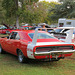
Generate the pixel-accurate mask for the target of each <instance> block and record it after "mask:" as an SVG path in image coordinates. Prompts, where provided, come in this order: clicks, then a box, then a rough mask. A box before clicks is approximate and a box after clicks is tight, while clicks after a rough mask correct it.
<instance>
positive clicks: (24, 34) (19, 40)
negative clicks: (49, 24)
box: [0, 29, 75, 63]
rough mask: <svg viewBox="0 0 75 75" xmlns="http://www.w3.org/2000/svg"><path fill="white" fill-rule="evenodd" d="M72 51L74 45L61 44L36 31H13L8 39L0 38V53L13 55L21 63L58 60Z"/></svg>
mask: <svg viewBox="0 0 75 75" xmlns="http://www.w3.org/2000/svg"><path fill="white" fill-rule="evenodd" d="M74 51H75V50H74V44H72V43H65V42H62V41H60V40H58V39H57V38H55V37H53V36H51V35H50V34H49V33H48V32H45V31H38V29H36V30H35V31H34V30H18V31H13V32H12V33H11V34H10V35H9V36H8V37H2V38H0V53H1V54H2V53H4V52H8V53H11V54H14V55H16V56H18V60H19V62H21V63H23V62H27V59H49V60H53V59H54V60H59V59H62V58H65V57H67V56H71V55H72V54H73V52H74Z"/></svg>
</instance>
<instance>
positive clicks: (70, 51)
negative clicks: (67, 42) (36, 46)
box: [34, 50, 75, 56]
mask: <svg viewBox="0 0 75 75" xmlns="http://www.w3.org/2000/svg"><path fill="white" fill-rule="evenodd" d="M74 52H75V50H61V51H50V52H35V53H34V55H35V56H40V55H62V54H70V53H74Z"/></svg>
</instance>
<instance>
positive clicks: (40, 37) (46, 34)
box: [28, 33, 55, 39]
mask: <svg viewBox="0 0 75 75" xmlns="http://www.w3.org/2000/svg"><path fill="white" fill-rule="evenodd" d="M28 35H29V36H30V38H31V39H33V36H34V33H29V34H28ZM49 38H55V37H53V36H51V35H50V34H49V33H38V38H37V39H49Z"/></svg>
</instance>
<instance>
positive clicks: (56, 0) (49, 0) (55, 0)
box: [39, 0, 58, 2]
mask: <svg viewBox="0 0 75 75" xmlns="http://www.w3.org/2000/svg"><path fill="white" fill-rule="evenodd" d="M39 1H44V0H39ZM45 1H48V2H51V1H54V2H58V0H45Z"/></svg>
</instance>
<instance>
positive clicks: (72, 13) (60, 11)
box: [50, 0, 75, 19]
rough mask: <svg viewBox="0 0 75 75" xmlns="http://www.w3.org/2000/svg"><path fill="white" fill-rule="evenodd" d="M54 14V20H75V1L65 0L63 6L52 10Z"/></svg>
mask: <svg viewBox="0 0 75 75" xmlns="http://www.w3.org/2000/svg"><path fill="white" fill-rule="evenodd" d="M51 11H52V12H54V14H53V15H52V16H51V18H53V19H56V18H57V19H58V18H75V1H74V0H65V1H63V4H59V5H56V8H53V9H51V10H50V12H51Z"/></svg>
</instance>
